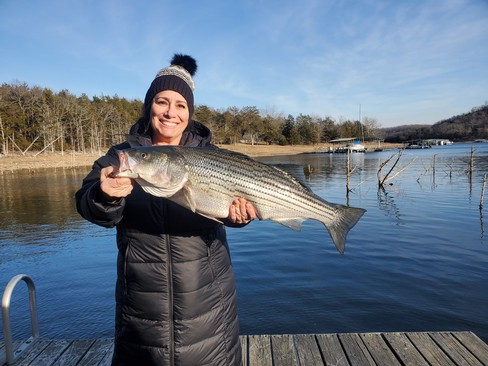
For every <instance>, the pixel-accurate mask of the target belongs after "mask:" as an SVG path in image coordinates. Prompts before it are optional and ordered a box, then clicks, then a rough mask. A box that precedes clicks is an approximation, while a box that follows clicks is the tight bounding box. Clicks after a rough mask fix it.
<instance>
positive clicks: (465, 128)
mask: <svg viewBox="0 0 488 366" xmlns="http://www.w3.org/2000/svg"><path fill="white" fill-rule="evenodd" d="M381 135H382V136H383V138H384V139H385V141H388V142H405V141H412V140H421V139H424V140H425V139H435V138H444V139H449V140H451V141H455V142H461V141H474V140H478V139H480V140H488V102H486V103H485V104H484V105H482V106H479V107H474V108H472V109H471V111H470V112H468V113H464V114H460V115H457V116H453V117H451V118H448V119H446V120H442V121H439V122H437V123H434V124H433V125H406V126H398V127H390V128H384V129H382V130H381Z"/></svg>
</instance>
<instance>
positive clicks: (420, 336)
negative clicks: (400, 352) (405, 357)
mask: <svg viewBox="0 0 488 366" xmlns="http://www.w3.org/2000/svg"><path fill="white" fill-rule="evenodd" d="M408 338H409V339H410V341H411V342H412V343H413V344H414V346H415V347H416V348H417V349H418V350H419V351H420V353H421V354H422V356H423V357H424V358H425V359H426V360H427V362H429V364H430V365H433V366H436V365H438V366H456V364H455V363H454V362H452V361H451V359H450V358H449V357H448V356H447V355H446V354H445V353H444V351H443V350H442V349H441V348H439V347H438V346H437V344H436V343H435V342H434V340H433V339H432V338H431V337H430V336H429V334H428V333H419V332H413V333H408Z"/></svg>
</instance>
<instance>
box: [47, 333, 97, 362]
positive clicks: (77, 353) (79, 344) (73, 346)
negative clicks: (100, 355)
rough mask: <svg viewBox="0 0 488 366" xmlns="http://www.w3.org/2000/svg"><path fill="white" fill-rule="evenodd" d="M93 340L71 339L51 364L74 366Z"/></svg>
mask: <svg viewBox="0 0 488 366" xmlns="http://www.w3.org/2000/svg"><path fill="white" fill-rule="evenodd" d="M94 342H95V341H94V340H93V339H82V340H74V341H72V342H71V343H70V344H69V346H68V347H67V348H66V350H65V351H64V352H63V353H62V354H61V355H60V356H59V358H58V359H57V360H56V361H55V362H54V363H53V366H76V365H78V363H79V362H80V360H81V359H82V358H83V356H84V355H85V354H86V353H87V352H88V350H89V349H90V347H91V346H92V345H93V343H94Z"/></svg>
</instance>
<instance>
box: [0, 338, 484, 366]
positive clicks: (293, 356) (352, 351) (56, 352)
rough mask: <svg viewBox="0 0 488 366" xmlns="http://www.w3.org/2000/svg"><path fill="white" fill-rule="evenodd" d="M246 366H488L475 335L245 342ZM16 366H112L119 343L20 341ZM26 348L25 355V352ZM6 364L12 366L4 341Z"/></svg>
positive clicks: (0, 352)
mask: <svg viewBox="0 0 488 366" xmlns="http://www.w3.org/2000/svg"><path fill="white" fill-rule="evenodd" d="M240 340H241V344H242V350H243V361H244V362H243V364H244V366H279V365H283V366H285V365H286V366H295V365H296V366H317V365H335V366H349V365H359V366H366V365H385V366H395V365H415V366H417V365H426V366H428V365H455V366H457V365H470V366H471V365H475V366H476V365H480V366H483V365H485V366H486V365H488V345H487V344H486V343H485V342H483V341H482V340H481V339H480V338H479V337H477V336H476V335H475V334H474V333H472V332H412V333H403V332H395V333H340V334H296V335H290V334H284V335H249V336H241V337H240ZM15 343H16V344H15V348H16V349H17V348H18V347H19V348H20V351H19V352H16V361H15V363H14V365H16V366H17V365H40V366H48V365H61V366H70V365H77V366H81V365H85V366H92V365H100V366H102V365H110V362H111V359H112V351H113V339H112V338H104V339H91V340H86V339H78V340H50V339H43V338H37V339H34V340H31V341H28V343H29V344H25V342H24V343H22V342H15ZM22 349H24V351H22ZM0 365H2V366H4V365H6V361H5V354H4V344H3V343H2V342H0Z"/></svg>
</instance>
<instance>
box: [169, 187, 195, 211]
mask: <svg viewBox="0 0 488 366" xmlns="http://www.w3.org/2000/svg"><path fill="white" fill-rule="evenodd" d="M169 199H170V200H171V201H173V202H175V203H177V204H179V205H180V206H183V207H185V208H187V209H189V210H191V211H192V212H196V211H197V204H196V202H195V198H194V197H193V192H192V190H191V188H190V186H189V185H186V186H184V187H183V188H182V189H180V190H179V191H178V192H176V193H175V194H174V195H173V196H171V197H169Z"/></svg>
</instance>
